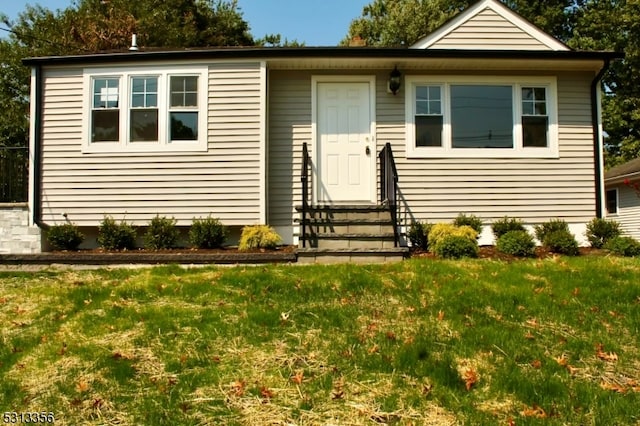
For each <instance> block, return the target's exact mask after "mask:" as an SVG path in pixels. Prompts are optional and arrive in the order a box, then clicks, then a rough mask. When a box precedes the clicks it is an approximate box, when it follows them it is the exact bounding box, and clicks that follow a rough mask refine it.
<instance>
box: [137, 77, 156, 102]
mask: <svg viewBox="0 0 640 426" xmlns="http://www.w3.org/2000/svg"><path fill="white" fill-rule="evenodd" d="M157 106H158V78H157V77H134V78H132V79H131V107H132V108H149V107H157Z"/></svg>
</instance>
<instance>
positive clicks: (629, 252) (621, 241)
mask: <svg viewBox="0 0 640 426" xmlns="http://www.w3.org/2000/svg"><path fill="white" fill-rule="evenodd" d="M604 248H605V249H606V250H609V251H610V252H612V253H615V254H617V255H618V256H628V257H631V256H640V242H638V241H636V240H634V239H633V238H631V237H621V236H618V237H613V238H611V239H610V240H609V241H607V243H606V244H605V245H604Z"/></svg>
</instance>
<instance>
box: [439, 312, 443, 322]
mask: <svg viewBox="0 0 640 426" xmlns="http://www.w3.org/2000/svg"><path fill="white" fill-rule="evenodd" d="M443 319H444V311H438V321H442V320H443Z"/></svg>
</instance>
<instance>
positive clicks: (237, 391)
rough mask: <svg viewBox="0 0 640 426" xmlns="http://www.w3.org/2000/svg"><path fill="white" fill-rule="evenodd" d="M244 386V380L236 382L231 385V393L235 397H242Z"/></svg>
mask: <svg viewBox="0 0 640 426" xmlns="http://www.w3.org/2000/svg"><path fill="white" fill-rule="evenodd" d="M245 385H246V382H245V381H244V380H236V381H235V382H233V383H231V392H232V393H233V394H234V395H235V396H242V395H243V394H244V388H245Z"/></svg>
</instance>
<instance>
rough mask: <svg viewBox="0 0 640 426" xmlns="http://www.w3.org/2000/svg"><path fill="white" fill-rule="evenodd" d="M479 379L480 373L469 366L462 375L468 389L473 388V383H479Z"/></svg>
mask: <svg viewBox="0 0 640 426" xmlns="http://www.w3.org/2000/svg"><path fill="white" fill-rule="evenodd" d="M479 379H480V377H479V376H478V373H477V372H476V371H475V370H474V369H473V368H467V369H466V370H465V372H464V374H463V375H462V380H464V387H465V388H466V389H467V390H471V388H472V387H473V385H475V384H476V383H478V380H479Z"/></svg>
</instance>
